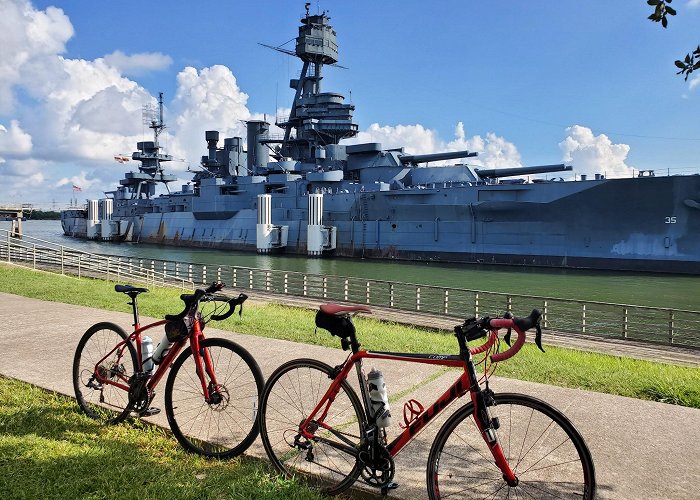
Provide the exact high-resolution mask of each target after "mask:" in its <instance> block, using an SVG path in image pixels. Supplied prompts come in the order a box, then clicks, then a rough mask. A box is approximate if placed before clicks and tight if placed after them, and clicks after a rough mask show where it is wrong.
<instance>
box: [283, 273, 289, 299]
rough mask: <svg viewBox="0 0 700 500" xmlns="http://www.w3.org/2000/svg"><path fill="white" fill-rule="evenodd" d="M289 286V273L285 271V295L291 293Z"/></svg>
mask: <svg viewBox="0 0 700 500" xmlns="http://www.w3.org/2000/svg"><path fill="white" fill-rule="evenodd" d="M288 286H289V273H284V293H285V295H286V294H287V293H289V292H288V289H287V287H288Z"/></svg>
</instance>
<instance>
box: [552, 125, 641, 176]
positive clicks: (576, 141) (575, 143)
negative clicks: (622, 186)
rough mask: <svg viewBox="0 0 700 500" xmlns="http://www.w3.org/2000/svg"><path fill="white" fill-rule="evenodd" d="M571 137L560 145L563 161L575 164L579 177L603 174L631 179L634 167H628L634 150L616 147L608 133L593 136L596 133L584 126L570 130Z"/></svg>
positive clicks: (568, 129) (624, 145)
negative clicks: (631, 151) (629, 158)
mask: <svg viewBox="0 0 700 500" xmlns="http://www.w3.org/2000/svg"><path fill="white" fill-rule="evenodd" d="M566 133H567V137H566V139H564V140H563V141H562V142H560V143H559V148H560V149H561V150H562V152H563V153H564V155H563V160H564V161H565V162H567V163H571V164H572V166H573V167H574V171H575V172H576V173H577V174H579V175H580V174H586V175H589V176H592V175H594V174H603V175H605V176H606V177H608V178H613V177H631V176H632V174H633V169H632V167H630V166H628V165H627V164H625V159H626V158H627V154H628V153H629V150H630V147H629V146H628V145H627V144H613V143H612V141H611V140H610V139H609V138H608V136H606V135H605V134H600V135H593V131H592V130H591V129H589V128H587V127H583V126H581V125H574V126H573V127H569V128H567V129H566Z"/></svg>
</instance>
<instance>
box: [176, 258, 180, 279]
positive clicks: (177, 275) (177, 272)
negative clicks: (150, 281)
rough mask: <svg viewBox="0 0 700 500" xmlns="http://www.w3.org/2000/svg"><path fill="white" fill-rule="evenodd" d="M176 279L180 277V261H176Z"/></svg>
mask: <svg viewBox="0 0 700 500" xmlns="http://www.w3.org/2000/svg"><path fill="white" fill-rule="evenodd" d="M175 279H176V280H179V279H180V263H179V262H176V263H175Z"/></svg>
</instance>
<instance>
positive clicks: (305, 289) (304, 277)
mask: <svg viewBox="0 0 700 500" xmlns="http://www.w3.org/2000/svg"><path fill="white" fill-rule="evenodd" d="M304 297H306V275H304Z"/></svg>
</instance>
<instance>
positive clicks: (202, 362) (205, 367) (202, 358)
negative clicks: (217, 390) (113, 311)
mask: <svg viewBox="0 0 700 500" xmlns="http://www.w3.org/2000/svg"><path fill="white" fill-rule="evenodd" d="M167 323H169V321H168V320H160V321H156V322H155V323H151V324H149V325H146V326H143V327H141V326H140V325H139V323H138V321H137V322H136V323H135V324H134V331H133V332H132V333H131V334H130V335H129V336H128V337H127V338H126V340H122V341H121V342H119V343H118V344H117V345H116V346H115V347H114V348H113V349H112V350H111V351H109V352H108V353H107V354H106V355H105V356H104V357H103V358H102V359H100V360H99V361H98V362H97V363H96V364H95V371H94V373H95V376H96V378H97V380H98V381H99V382H100V383H101V384H109V385H114V386H115V387H118V388H120V389H123V390H125V391H127V392H128V391H129V384H128V382H129V381H128V380H125V379H124V377H121V376H120V377H119V378H118V379H117V381H115V380H111V379H109V378H105V377H103V376H102V375H101V371H100V370H98V367H99V366H100V364H101V363H102V362H103V361H105V360H106V359H107V358H109V357H110V356H111V355H112V354H113V353H114V352H116V351H119V353H118V360H121V358H122V356H123V354H124V352H125V351H126V350H127V349H128V348H127V342H133V343H134V344H136V354H137V356H136V358H137V366H138V367H140V368H141V370H143V356H142V352H141V336H142V333H143V332H145V331H146V330H150V329H151V328H156V327H159V326H163V325H165V324H167ZM188 338H189V341H190V346H191V348H192V355H193V358H194V361H195V366H196V372H197V375H198V376H199V380H200V382H201V384H202V391H203V394H204V398H205V400H206V401H207V402H209V399H210V394H209V387H208V385H207V383H206V380H205V378H204V373H205V371H206V373H207V374H208V375H209V377H210V378H211V381H212V383H213V384H214V386H215V387H216V386H217V381H216V376H215V374H214V369H213V365H212V360H211V358H210V356H209V351H207V350H205V351H203V353H204V354H203V355H202V351H201V350H200V343H201V342H202V341H203V340H204V333H203V332H202V328H201V323H200V320H199V319H198V320H196V321H194V325H193V328H192V332H190V335H189V336H188V337H187V338H184V339H182V340H179V341H177V342H175V343H174V344H173V345H172V346H171V347H170V350H169V351H168V353H167V355H166V356H165V358H163V360H162V361H161V362H160V364H159V365H158V369H157V370H156V371H155V372H154V373H153V375H152V376H151V377H150V378H149V379H148V382H147V383H146V387H147V388H148V389H149V390H152V389H155V387H156V386H157V385H158V383H159V382H160V380H161V379H162V378H163V376H164V375H165V372H166V371H167V370H168V368H170V365H171V364H172V363H173V361H175V358H176V357H177V355H178V354H179V353H180V351H181V350H182V348H183V347H184V346H185V343H186V342H187V339H188ZM118 380H121V381H122V382H119V381H118Z"/></svg>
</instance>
